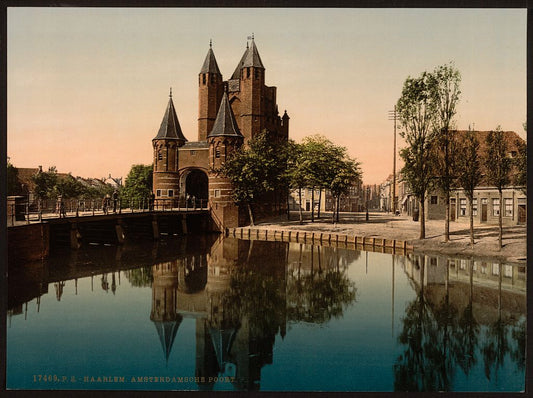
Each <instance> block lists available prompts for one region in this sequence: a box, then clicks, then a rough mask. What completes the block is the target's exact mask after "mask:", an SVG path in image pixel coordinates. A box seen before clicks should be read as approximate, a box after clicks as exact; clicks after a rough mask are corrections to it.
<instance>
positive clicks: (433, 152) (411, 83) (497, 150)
mask: <svg viewBox="0 0 533 398" xmlns="http://www.w3.org/2000/svg"><path fill="white" fill-rule="evenodd" d="M460 81H461V75H460V73H459V71H458V70H457V69H455V67H454V66H453V64H447V65H443V66H439V67H437V68H436V69H435V70H434V71H433V72H423V73H422V74H421V75H420V76H419V77H415V78H413V77H408V78H407V79H406V81H405V82H404V85H403V88H402V94H401V97H400V98H399V99H398V103H397V106H396V110H397V112H398V118H399V120H400V125H401V127H402V131H401V132H400V135H401V137H402V138H404V139H405V142H406V144H407V146H406V147H405V148H403V149H402V150H401V151H400V156H401V157H402V159H403V160H404V167H403V168H402V171H401V172H402V175H403V178H404V180H405V181H406V182H407V184H408V186H409V188H410V190H411V192H412V193H413V195H414V196H415V197H416V198H417V199H418V200H419V202H420V239H424V238H425V199H426V196H427V194H428V192H430V191H431V190H433V189H438V190H440V191H441V192H442V194H443V195H444V197H445V204H446V216H445V227H444V239H445V241H446V242H447V241H448V240H449V236H450V193H451V191H452V190H453V189H457V188H462V189H464V191H465V194H466V196H467V198H468V199H469V204H470V239H471V244H472V245H473V244H474V232H473V212H472V209H473V195H474V189H475V188H476V187H477V186H478V185H479V184H480V182H481V180H482V178H483V177H484V178H485V179H486V182H487V183H488V184H489V185H491V186H495V187H496V188H497V189H498V191H499V193H500V206H501V204H502V190H503V189H504V188H505V187H506V186H508V185H509V184H510V183H511V181H512V180H513V179H512V178H511V168H512V160H511V159H510V158H509V157H508V154H507V152H508V149H509V148H508V147H507V141H506V140H505V137H504V133H503V132H502V131H501V129H500V128H499V127H498V128H497V129H496V130H495V131H491V132H490V133H489V134H488V135H487V138H486V142H485V144H486V147H487V151H486V153H485V156H484V157H483V158H482V157H481V154H480V151H479V146H480V143H479V141H478V139H477V137H476V135H475V133H474V132H472V131H469V132H468V133H467V134H466V135H464V136H463V137H458V136H457V132H456V131H455V130H454V121H453V118H454V116H455V114H456V112H457V104H458V102H459V96H460V93H461V91H460V89H459V84H460ZM524 127H525V126H524ZM516 145H517V146H518V148H519V153H518V156H517V158H516V160H515V161H514V162H515V166H516V167H517V170H518V173H517V174H516V176H515V178H514V181H512V182H514V183H515V184H517V185H520V186H524V187H525V186H526V173H527V170H526V169H527V160H526V152H527V150H526V147H525V144H524V143H523V142H522V141H520V142H517V143H516ZM499 226H500V234H499V244H500V247H501V246H502V231H503V227H502V212H501V211H500V216H499Z"/></svg>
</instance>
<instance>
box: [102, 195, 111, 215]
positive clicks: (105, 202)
mask: <svg viewBox="0 0 533 398" xmlns="http://www.w3.org/2000/svg"><path fill="white" fill-rule="evenodd" d="M110 202H111V197H110V196H109V194H107V195H106V196H104V199H103V200H102V210H103V212H104V214H107V213H108V212H109V206H110V205H111V203H110Z"/></svg>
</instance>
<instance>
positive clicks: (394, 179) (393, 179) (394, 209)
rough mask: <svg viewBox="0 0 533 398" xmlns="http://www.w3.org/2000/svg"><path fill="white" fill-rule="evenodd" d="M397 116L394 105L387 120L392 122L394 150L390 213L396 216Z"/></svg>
mask: <svg viewBox="0 0 533 398" xmlns="http://www.w3.org/2000/svg"><path fill="white" fill-rule="evenodd" d="M397 119H398V115H397V113H396V105H394V110H393V111H389V120H394V146H393V147H394V148H393V156H392V200H391V204H392V212H393V213H394V214H396V120H397Z"/></svg>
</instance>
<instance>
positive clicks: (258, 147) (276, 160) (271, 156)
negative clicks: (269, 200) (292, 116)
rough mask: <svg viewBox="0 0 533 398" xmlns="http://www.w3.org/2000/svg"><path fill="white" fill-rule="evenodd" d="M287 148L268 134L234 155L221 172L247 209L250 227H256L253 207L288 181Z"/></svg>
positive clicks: (258, 137)
mask: <svg viewBox="0 0 533 398" xmlns="http://www.w3.org/2000/svg"><path fill="white" fill-rule="evenodd" d="M284 146H286V143H283V142H282V141H280V140H276V139H273V137H272V135H271V134H270V133H269V132H268V131H266V130H265V131H263V132H262V133H260V134H258V135H257V136H256V137H254V138H253V139H251V140H250V141H249V142H248V145H247V146H242V147H240V148H239V149H238V150H237V151H236V152H234V154H233V155H232V156H231V157H229V158H228V159H227V160H226V162H225V163H224V165H223V166H222V168H221V170H218V172H220V173H222V174H223V175H225V176H226V177H227V178H228V179H229V180H230V181H231V183H232V185H233V199H234V201H235V203H237V204H243V205H246V206H247V208H248V214H249V216H250V225H254V216H253V211H252V205H253V203H256V202H257V201H259V200H260V199H261V198H264V197H265V195H267V194H272V193H273V192H274V191H276V190H277V189H280V187H283V186H285V184H286V181H288V180H287V178H286V176H287V173H286V168H287V162H286V153H287V151H286V150H285V149H284Z"/></svg>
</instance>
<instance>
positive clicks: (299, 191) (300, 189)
mask: <svg viewBox="0 0 533 398" xmlns="http://www.w3.org/2000/svg"><path fill="white" fill-rule="evenodd" d="M298 197H299V199H300V201H299V204H298V207H299V208H300V224H303V223H304V215H303V210H302V188H298Z"/></svg>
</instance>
